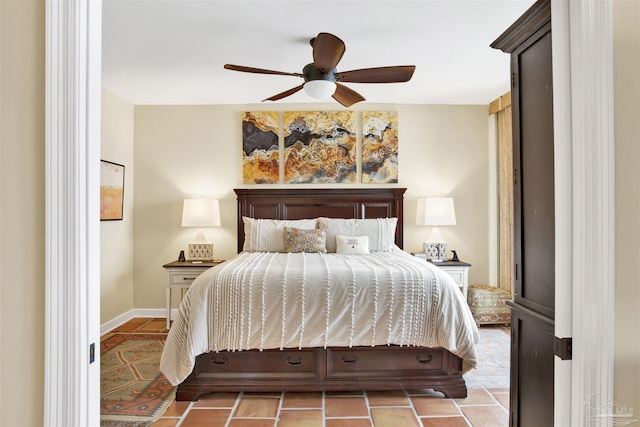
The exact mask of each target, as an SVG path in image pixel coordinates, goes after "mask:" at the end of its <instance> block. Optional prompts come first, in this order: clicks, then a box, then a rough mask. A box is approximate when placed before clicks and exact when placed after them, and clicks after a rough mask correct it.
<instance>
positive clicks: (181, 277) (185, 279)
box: [171, 271, 202, 285]
mask: <svg viewBox="0 0 640 427" xmlns="http://www.w3.org/2000/svg"><path fill="white" fill-rule="evenodd" d="M201 273H202V272H200V271H199V272H188V273H172V274H171V284H172V285H182V284H189V283H191V282H193V281H194V280H195V278H196V277H198V276H199V275H200V274H201Z"/></svg>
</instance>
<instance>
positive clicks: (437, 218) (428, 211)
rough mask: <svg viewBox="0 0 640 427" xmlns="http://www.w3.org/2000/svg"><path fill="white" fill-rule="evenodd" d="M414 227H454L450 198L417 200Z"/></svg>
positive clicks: (454, 213) (453, 209) (453, 211)
mask: <svg viewBox="0 0 640 427" xmlns="http://www.w3.org/2000/svg"><path fill="white" fill-rule="evenodd" d="M416 225H433V226H441V225H456V211H455V208H454V207H453V198H452V197H427V198H426V199H419V200H418V209H417V212H416Z"/></svg>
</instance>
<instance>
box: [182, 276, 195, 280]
mask: <svg viewBox="0 0 640 427" xmlns="http://www.w3.org/2000/svg"><path fill="white" fill-rule="evenodd" d="M194 279H195V277H183V278H182V280H194Z"/></svg>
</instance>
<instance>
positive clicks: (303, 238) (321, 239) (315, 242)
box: [284, 227, 327, 253]
mask: <svg viewBox="0 0 640 427" xmlns="http://www.w3.org/2000/svg"><path fill="white" fill-rule="evenodd" d="M326 241H327V230H319V229H315V230H303V229H301V228H293V227H284V250H285V252H306V253H315V252H318V253H325V252H327V248H326Z"/></svg>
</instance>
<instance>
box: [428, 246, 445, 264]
mask: <svg viewBox="0 0 640 427" xmlns="http://www.w3.org/2000/svg"><path fill="white" fill-rule="evenodd" d="M423 246H424V253H425V254H426V256H427V260H429V261H431V262H442V261H446V260H447V244H446V243H445V242H424V243H423Z"/></svg>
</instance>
